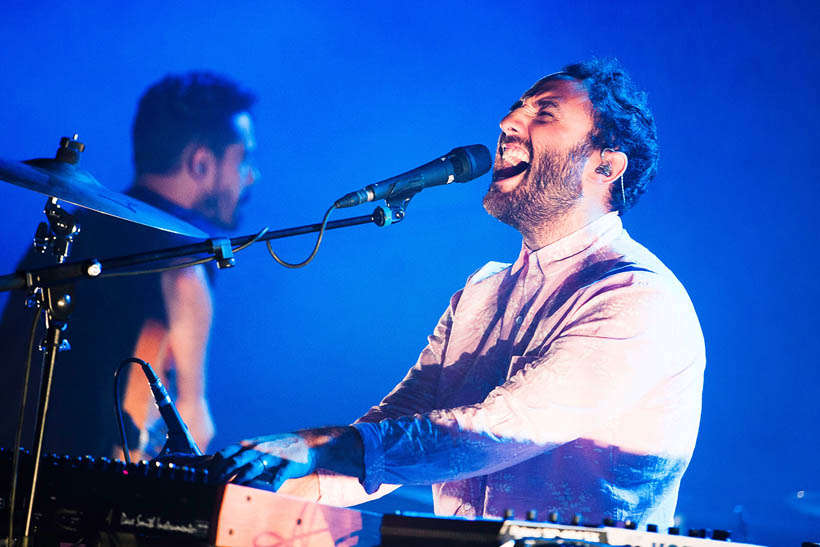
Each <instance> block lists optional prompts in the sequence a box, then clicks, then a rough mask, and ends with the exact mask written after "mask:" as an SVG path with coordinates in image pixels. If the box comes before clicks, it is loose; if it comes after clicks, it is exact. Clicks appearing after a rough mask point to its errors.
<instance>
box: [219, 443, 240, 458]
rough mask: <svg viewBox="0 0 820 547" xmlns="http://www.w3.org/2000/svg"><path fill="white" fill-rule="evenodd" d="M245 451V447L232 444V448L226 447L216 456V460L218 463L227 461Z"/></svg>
mask: <svg viewBox="0 0 820 547" xmlns="http://www.w3.org/2000/svg"><path fill="white" fill-rule="evenodd" d="M244 449H245V447H243V446H242V445H241V444H232V445H230V446H226V447H225V448H223V449H222V450H220V451H219V452H217V453H216V454H214V460H215V461H217V462H219V461H222V460H226V459H228V458H230V457H231V456H233V455H234V454H236V453H238V452H240V451H242V450H244Z"/></svg>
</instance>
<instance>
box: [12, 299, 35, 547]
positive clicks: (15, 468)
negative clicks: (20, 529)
mask: <svg viewBox="0 0 820 547" xmlns="http://www.w3.org/2000/svg"><path fill="white" fill-rule="evenodd" d="M41 311H42V310H41V309H40V308H39V306H38V308H37V310H36V311H35V312H34V321H32V322H31V334H29V339H28V353H27V354H26V368H25V372H24V373H23V389H22V400H21V401H20V416H19V418H18V419H17V434H16V436H15V438H14V454H13V455H12V463H11V492H10V493H9V536H8V541H7V543H6V544H7V545H9V546H11V545H14V543H13V542H14V506H15V504H16V502H17V475H18V474H19V472H20V445H21V444H22V442H23V422H24V421H25V415H26V399H27V398H28V381H29V377H30V375H31V361H32V358H33V356H34V340H35V338H36V337H37V324H38V323H39V322H40V313H41Z"/></svg>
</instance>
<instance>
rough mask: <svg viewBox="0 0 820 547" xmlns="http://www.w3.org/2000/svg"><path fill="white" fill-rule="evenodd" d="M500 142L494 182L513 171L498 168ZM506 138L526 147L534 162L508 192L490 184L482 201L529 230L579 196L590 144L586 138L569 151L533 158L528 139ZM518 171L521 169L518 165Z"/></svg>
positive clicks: (546, 221)
mask: <svg viewBox="0 0 820 547" xmlns="http://www.w3.org/2000/svg"><path fill="white" fill-rule="evenodd" d="M503 140H504V138H503V136H502V141H503ZM502 141H499V152H498V153H497V154H496V163H495V168H494V170H493V182H495V181H496V180H501V179H504V178H508V177H510V176H511V173H515V171H516V168H507V169H503V170H501V169H500V163H501V160H500V156H501V154H500V151H501V144H502ZM506 141H507V142H518V143H519V144H521V145H522V146H526V148H527V149H528V152H529V157H530V158H534V162H533V163H532V165H530V166H529V168H526V172H525V173H524V177H523V178H522V179H521V182H520V183H519V184H518V186H516V187H515V188H513V189H512V190H510V191H509V192H501V191H500V190H498V188H497V187H496V186H495V185H494V184H490V189H489V190H488V191H487V194H485V196H484V200H483V203H484V209H485V210H486V211H487V212H488V213H489V214H491V215H492V216H494V217H495V218H497V219H498V220H500V221H501V222H503V223H505V224H508V225H510V226H512V227H513V228H515V229H516V230H518V231H519V232H521V233H522V234H526V233H531V232H532V231H534V230H536V229H537V228H538V227H541V226H544V225H546V224H549V223H550V222H553V221H554V220H555V219H557V218H559V217H560V216H561V215H563V214H564V213H566V212H567V211H568V210H569V209H571V208H572V207H573V205H575V203H576V202H577V201H578V199H579V198H581V196H582V195H583V192H582V187H581V174H582V172H583V169H584V165H585V164H586V158H587V156H588V155H589V153H590V151H591V150H592V144H591V143H590V142H589V139H585V140H584V141H583V142H581V143H579V144H577V145H575V146H574V147H573V148H572V149H570V150H569V151H568V152H565V153H562V152H560V151H542V152H539V153H538V155H537V157H536V156H535V155H534V154H533V149H532V143H531V142H529V141H528V142H524V141H521V140H516V139H514V138H510V137H507V139H506ZM517 171H519V172H520V171H521V168H520V167H519V168H518V169H517ZM512 176H514V175H512Z"/></svg>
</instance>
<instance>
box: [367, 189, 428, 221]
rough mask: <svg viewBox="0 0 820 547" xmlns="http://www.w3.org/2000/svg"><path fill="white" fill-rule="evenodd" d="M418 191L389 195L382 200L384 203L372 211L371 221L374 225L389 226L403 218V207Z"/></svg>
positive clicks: (404, 207) (405, 207)
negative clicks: (398, 195) (389, 196)
mask: <svg viewBox="0 0 820 547" xmlns="http://www.w3.org/2000/svg"><path fill="white" fill-rule="evenodd" d="M417 193H418V192H413V193H412V194H409V195H408V194H403V195H402V196H400V197H391V198H387V199H385V200H384V202H385V205H379V206H378V207H376V209H375V210H374V211H373V222H374V223H375V224H376V226H390V225H391V224H395V223H397V222H400V221H402V220H404V215H405V209H407V205H408V204H409V203H410V200H411V199H413V196H415V195H416V194H417Z"/></svg>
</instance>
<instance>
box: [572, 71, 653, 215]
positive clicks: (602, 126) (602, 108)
mask: <svg viewBox="0 0 820 547" xmlns="http://www.w3.org/2000/svg"><path fill="white" fill-rule="evenodd" d="M562 73H563V74H566V75H568V76H570V77H572V78H574V79H576V80H579V81H580V82H581V83H582V84H583V85H584V87H585V88H586V91H587V94H588V95H589V100H590V101H591V102H592V105H593V107H594V109H595V118H594V120H595V128H594V129H593V132H592V134H591V135H590V141H591V142H592V144H593V145H594V146H595V147H596V148H600V149H604V148H614V149H616V150H620V151H621V152H623V153H625V154H626V155H627V157H628V158H629V166H628V167H627V169H626V172H625V173H624V177H623V184H624V194H625V196H626V203H624V198H623V197H622V196H621V188H620V184H618V183H617V182H616V183H614V184H612V185H611V192H610V197H609V206H610V209H611V210H613V211H619V212H621V213H623V212H624V211H626V210H627V209H629V208H631V207H632V206H633V205H635V203H636V202H637V201H638V198H639V197H640V196H641V194H643V193H644V192H645V191H646V186H647V184H649V181H651V180H652V179H653V178H655V175H656V174H657V172H658V136H657V132H656V130H655V117H654V116H653V115H652V112H651V111H650V110H649V107H648V106H647V103H646V93H645V92H643V91H640V90H639V89H638V88H637V87H636V86H635V84H634V83H633V82H632V78H630V77H629V74H627V73H626V70H625V69H624V67H623V65H621V63H620V62H619V61H618V60H617V59H614V58H592V59H590V60H588V61H583V62H580V63H575V64H571V65H567V66H566V67H564V69H563V70H562ZM559 74H560V73H559Z"/></svg>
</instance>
